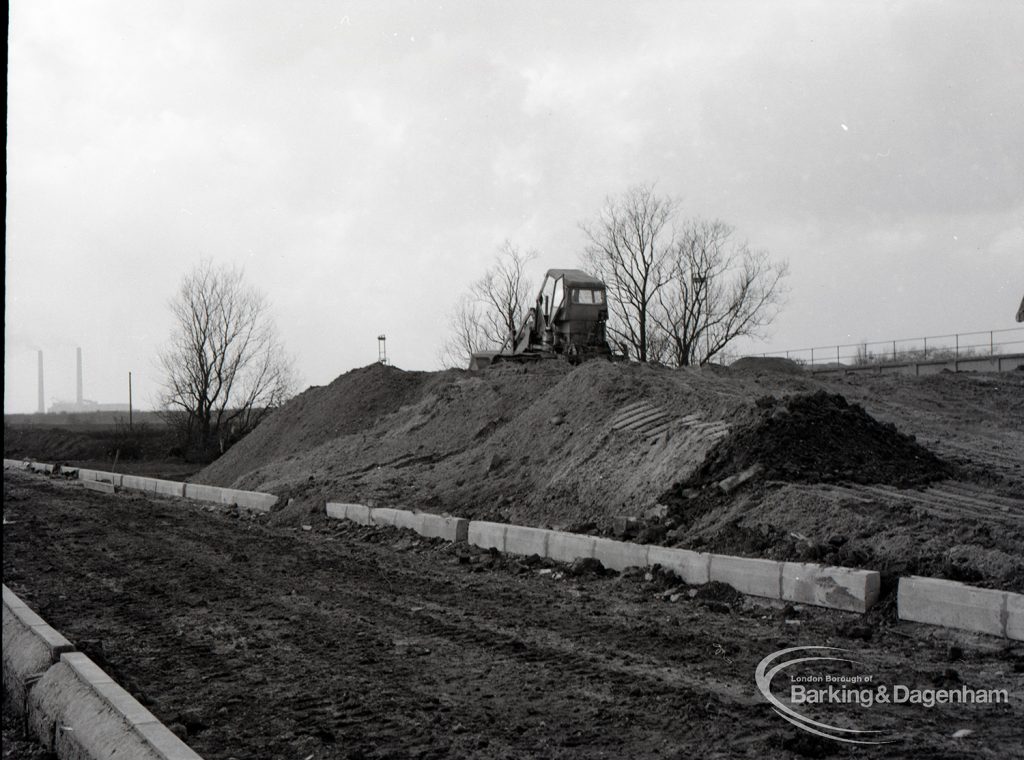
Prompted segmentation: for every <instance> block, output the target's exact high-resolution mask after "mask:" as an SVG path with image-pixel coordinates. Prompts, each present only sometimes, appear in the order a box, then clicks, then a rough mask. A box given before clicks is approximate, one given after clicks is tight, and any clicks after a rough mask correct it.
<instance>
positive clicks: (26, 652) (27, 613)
mask: <svg viewBox="0 0 1024 760" xmlns="http://www.w3.org/2000/svg"><path fill="white" fill-rule="evenodd" d="M72 649H74V646H73V645H72V644H71V642H70V641H68V640H67V639H66V638H64V637H63V636H62V635H61V634H60V633H59V632H58V631H56V630H54V629H53V628H52V627H50V626H49V625H47V624H46V621H44V620H43V619H42V618H41V617H39V615H37V614H36V613H35V612H33V611H32V610H31V609H29V607H28V606H27V605H25V603H24V602H22V601H21V600H20V599H19V598H18V597H17V596H16V595H15V594H14V593H13V592H12V591H11V590H10V589H8V588H7V587H6V586H4V587H3V684H4V689H5V691H6V692H7V693H8V694H9V695H10V697H11V701H12V704H13V705H14V708H15V710H16V711H17V712H19V713H21V712H24V710H25V709H26V700H27V697H28V692H29V689H30V688H31V684H32V682H33V681H34V680H35V678H36V677H38V676H39V675H40V674H42V673H45V672H46V671H47V670H48V669H49V668H50V666H51V665H53V664H54V663H55V662H57V661H59V660H60V656H61V654H63V653H64V652H70V651H71V650H72Z"/></svg>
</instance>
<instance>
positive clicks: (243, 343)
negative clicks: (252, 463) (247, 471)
mask: <svg viewBox="0 0 1024 760" xmlns="http://www.w3.org/2000/svg"><path fill="white" fill-rule="evenodd" d="M170 307H171V312H172V314H173V315H174V331H173V333H172V336H171V340H170V342H169V344H168V345H167V347H166V348H165V349H164V350H163V351H162V352H161V354H160V364H161V367H162V368H163V371H164V384H163V404H162V406H163V409H164V411H165V414H166V415H167V416H168V418H169V419H170V420H171V422H172V424H174V425H175V426H176V427H177V429H178V430H179V432H180V433H181V437H182V440H181V445H182V448H183V450H184V453H185V454H186V455H187V456H189V457H190V458H193V459H198V460H208V459H212V458H216V456H218V455H219V454H222V453H223V452H224V451H226V450H227V448H228V447H229V446H230V445H231V444H232V443H234V442H235V441H237V440H238V439H239V438H241V437H242V436H244V435H245V434H246V433H248V432H249V431H250V430H252V429H253V428H254V427H256V425H257V424H259V422H260V420H261V419H263V417H264V416H266V415H267V414H269V413H270V411H271V410H273V409H274V408H275V407H277V406H279V405H280V404H281V403H283V402H284V401H285V400H287V398H288V397H289V396H290V395H291V393H292V388H293V383H294V376H293V368H292V362H291V360H290V359H289V358H288V357H287V356H286V355H285V352H284V350H283V347H282V345H281V342H280V340H279V338H278V335H277V329H276V327H275V325H274V322H273V321H272V319H271V317H270V307H269V304H268V301H267V298H266V296H265V295H264V294H263V293H261V292H259V291H258V290H256V289H255V288H253V287H251V286H249V285H247V284H246V283H245V281H244V273H243V271H242V270H241V269H239V268H236V267H223V266H222V267H215V266H214V265H213V263H212V262H210V261H206V262H203V263H202V264H200V265H199V266H197V267H196V268H195V269H193V270H192V271H191V272H190V273H189V274H188V275H186V276H185V278H184V280H183V281H182V283H181V287H180V288H179V290H178V294H177V295H176V296H175V297H174V299H172V301H171V303H170Z"/></svg>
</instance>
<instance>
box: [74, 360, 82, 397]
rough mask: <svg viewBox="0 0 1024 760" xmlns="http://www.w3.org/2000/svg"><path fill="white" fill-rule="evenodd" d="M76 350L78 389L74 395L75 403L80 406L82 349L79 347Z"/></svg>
mask: <svg viewBox="0 0 1024 760" xmlns="http://www.w3.org/2000/svg"><path fill="white" fill-rule="evenodd" d="M77 351H78V356H77V360H78V385H77V389H78V390H77V393H76V395H75V403H77V404H78V405H79V406H81V405H82V349H81V348H79V349H77Z"/></svg>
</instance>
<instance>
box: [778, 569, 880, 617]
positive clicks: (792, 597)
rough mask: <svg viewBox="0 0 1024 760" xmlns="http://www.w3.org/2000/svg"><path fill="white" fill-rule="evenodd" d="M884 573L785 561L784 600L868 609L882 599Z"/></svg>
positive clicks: (850, 608) (849, 608)
mask: <svg viewBox="0 0 1024 760" xmlns="http://www.w3.org/2000/svg"><path fill="white" fill-rule="evenodd" d="M881 584H882V581H881V576H880V575H879V573H877V572H875V571H874V570H854V569H851V568H848V567H829V566H824V565H816V564H812V563H804V562H784V563H783V564H782V599H784V600H786V601H787V602H798V603H801V604H813V605H816V606H818V607H830V608H832V609H836V610H848V611H849V612H867V611H868V610H869V609H871V607H872V606H874V604H875V602H877V601H878V595H879V593H880V592H881Z"/></svg>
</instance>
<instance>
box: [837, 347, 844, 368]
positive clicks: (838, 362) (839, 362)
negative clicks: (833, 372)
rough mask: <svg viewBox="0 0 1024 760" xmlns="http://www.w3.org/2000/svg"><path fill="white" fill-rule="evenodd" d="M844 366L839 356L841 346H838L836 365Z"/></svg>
mask: <svg viewBox="0 0 1024 760" xmlns="http://www.w3.org/2000/svg"><path fill="white" fill-rule="evenodd" d="M841 366H843V362H842V360H841V359H840V358H839V346H836V367H837V368H838V367H841Z"/></svg>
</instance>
